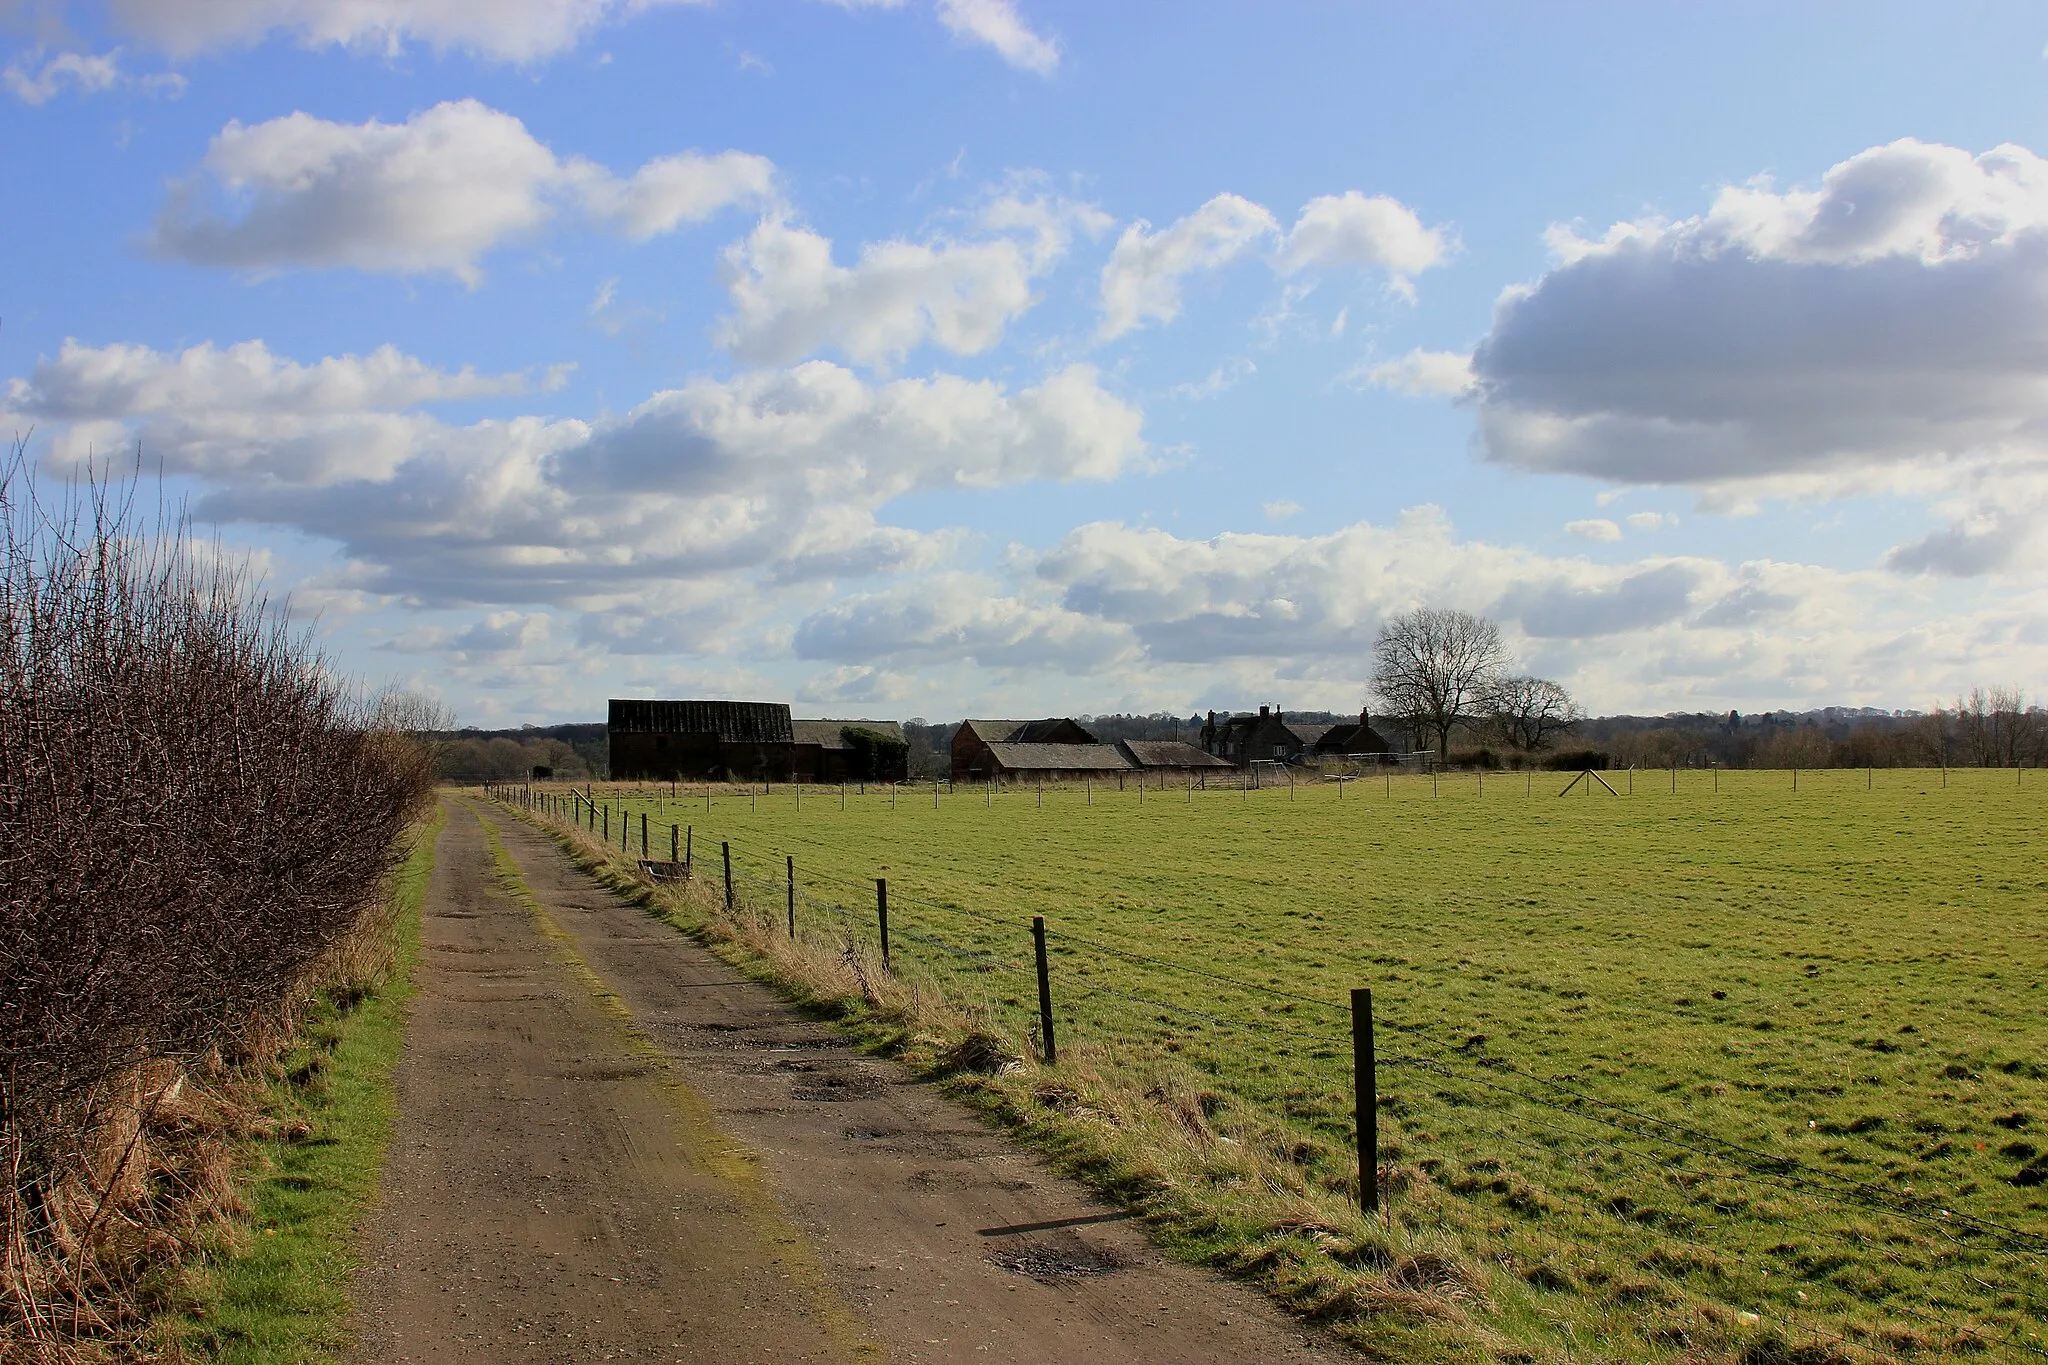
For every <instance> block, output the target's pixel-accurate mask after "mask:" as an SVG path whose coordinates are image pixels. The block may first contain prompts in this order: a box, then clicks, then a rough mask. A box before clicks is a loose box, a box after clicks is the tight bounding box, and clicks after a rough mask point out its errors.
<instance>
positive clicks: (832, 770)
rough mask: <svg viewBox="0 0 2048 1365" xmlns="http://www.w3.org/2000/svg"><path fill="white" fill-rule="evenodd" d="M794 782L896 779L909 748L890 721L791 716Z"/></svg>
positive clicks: (903, 771) (905, 768)
mask: <svg viewBox="0 0 2048 1365" xmlns="http://www.w3.org/2000/svg"><path fill="white" fill-rule="evenodd" d="M790 729H791V731H792V732H793V733H794V735H795V744H796V749H795V758H794V765H793V766H794V769H795V776H796V780H797V781H799V782H901V781H903V780H905V779H906V778H907V777H909V776H910V746H909V745H908V744H906V743H904V740H903V727H902V726H901V725H898V724H897V723H896V722H895V721H893V720H793V721H791V722H790Z"/></svg>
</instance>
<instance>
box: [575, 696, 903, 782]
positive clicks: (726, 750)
mask: <svg viewBox="0 0 2048 1365" xmlns="http://www.w3.org/2000/svg"><path fill="white" fill-rule="evenodd" d="M605 729H606V734H607V737H608V738H609V740H610V741H611V769H612V776H613V777H615V778H617V779H618V780H620V781H622V782H646V781H655V782H676V781H713V782H732V781H739V782H862V781H866V782H901V781H903V780H904V778H905V777H906V776H907V775H908V767H909V748H908V746H907V745H905V744H904V742H903V727H902V726H901V725H898V724H897V723H896V722H895V721H893V720H791V719H790V716H789V708H788V707H787V706H784V705H783V704H782V703H780V702H768V701H621V700H614V701H613V702H612V703H611V717H610V721H609V723H608V724H607V725H606V727H605Z"/></svg>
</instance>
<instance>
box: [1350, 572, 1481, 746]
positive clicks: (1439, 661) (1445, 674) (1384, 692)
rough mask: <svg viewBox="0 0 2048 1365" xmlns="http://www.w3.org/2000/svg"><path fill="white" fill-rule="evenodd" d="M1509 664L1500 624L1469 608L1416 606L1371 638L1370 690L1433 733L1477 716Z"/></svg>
mask: <svg viewBox="0 0 2048 1365" xmlns="http://www.w3.org/2000/svg"><path fill="white" fill-rule="evenodd" d="M1506 665H1507V649H1506V647H1505V646H1503V645H1502V644H1501V641H1500V628H1499V627H1498V626H1496V625H1494V623H1493V622H1491V621H1489V620H1487V619H1486V618H1485V617H1483V616H1474V615H1472V614H1471V613H1470V612H1464V611H1450V610H1443V609H1437V608H1431V607H1419V608H1417V609H1416V610H1414V611H1407V612H1403V613H1401V614H1400V615H1399V616H1394V617H1390V618H1388V620H1387V621H1386V622H1385V623H1384V624H1383V625H1381V626H1380V633H1379V637H1378V639H1376V640H1375V641H1374V642H1373V670H1372V690H1373V693H1374V695H1376V696H1377V697H1378V698H1379V699H1380V702H1381V704H1382V705H1384V706H1385V707H1386V709H1387V710H1388V711H1389V712H1390V713H1391V714H1393V715H1396V716H1400V717H1402V718H1403V719H1404V720H1406V721H1408V722H1409V723H1410V724H1411V725H1413V726H1414V727H1415V728H1416V729H1417V730H1428V731H1432V732H1434V733H1435V735H1436V744H1437V753H1438V755H1439V756H1448V755H1449V753H1450V748H1451V730H1452V727H1454V726H1456V725H1457V724H1459V723H1460V722H1461V721H1466V720H1471V719H1473V718H1475V717H1476V716H1477V715H1478V714H1479V712H1480V710H1481V707H1482V705H1483V704H1484V702H1485V700H1486V698H1487V697H1488V696H1489V695H1491V693H1492V691H1493V686H1494V683H1495V681H1496V680H1497V679H1498V678H1499V677H1500V674H1501V670H1502V669H1503V668H1504V667H1506Z"/></svg>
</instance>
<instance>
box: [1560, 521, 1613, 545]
mask: <svg viewBox="0 0 2048 1365" xmlns="http://www.w3.org/2000/svg"><path fill="white" fill-rule="evenodd" d="M1564 530H1565V534H1566V535H1570V536H1577V537H1578V538H1579V539H1580V540H1620V539H1621V528H1620V527H1619V526H1617V525H1615V524H1614V523H1613V522H1611V521H1609V520H1608V519H1607V518H1605V517H1588V518H1587V519H1585V520H1584V521H1568V522H1566V523H1565V524H1564Z"/></svg>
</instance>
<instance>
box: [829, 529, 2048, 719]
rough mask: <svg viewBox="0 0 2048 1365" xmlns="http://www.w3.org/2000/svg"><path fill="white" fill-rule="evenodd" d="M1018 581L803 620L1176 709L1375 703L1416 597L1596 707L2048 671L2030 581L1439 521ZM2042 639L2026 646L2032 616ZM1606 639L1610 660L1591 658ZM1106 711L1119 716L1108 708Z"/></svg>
mask: <svg viewBox="0 0 2048 1365" xmlns="http://www.w3.org/2000/svg"><path fill="white" fill-rule="evenodd" d="M1013 573H1014V577H1012V578H1011V579H1010V580H1008V581H996V580H992V579H988V578H983V577H979V576H964V575H956V574H940V575H935V576H932V577H929V578H912V579H907V580H905V581H902V582H899V583H897V584H895V585H892V586H891V587H890V588H888V589H887V590H885V591H883V592H879V593H874V594H866V595H863V596H861V597H859V598H856V599H848V600H845V601H841V602H839V603H837V604H836V605H833V606H830V607H826V608H824V609H821V610H819V611H817V612H815V613H814V614H813V615H812V616H811V617H809V618H807V619H806V620H805V621H804V622H803V624H802V625H800V626H799V627H798V630H797V633H796V636H795V639H796V641H797V642H798V644H797V648H798V652H799V654H800V656H801V657H804V658H811V659H816V660H819V661H821V662H829V663H832V664H834V665H836V666H837V668H838V670H839V671H840V672H841V673H842V674H844V675H845V676H846V677H848V678H853V677H856V676H865V674H866V673H899V674H903V673H907V674H912V675H915V676H916V677H918V678H920V679H930V678H933V677H939V678H944V679H946V680H947V685H948V686H960V687H963V688H973V687H977V686H981V684H979V683H977V682H975V681H974V680H975V679H976V678H979V677H980V676H981V675H982V672H983V671H984V670H998V671H999V672H1000V674H1001V676H1002V677H1004V678H1008V679H1011V680H1012V681H1010V682H1007V683H1004V684H1003V688H1002V689H999V690H1003V691H1005V693H1006V694H1017V695H1026V696H1030V695H1039V696H1044V695H1049V694H1054V693H1059V692H1065V693H1066V694H1068V695H1073V694H1074V690H1073V689H1072V688H1071V687H1067V686H1066V685H1065V684H1064V683H1062V682H1061V681H1060V680H1061V679H1063V678H1070V677H1082V678H1087V679H1089V680H1090V682H1089V685H1088V688H1087V689H1086V691H1085V692H1083V693H1082V694H1081V695H1085V696H1091V697H1093V696H1099V695H1100V693H1099V687H1100V685H1101V684H1100V679H1101V678H1102V677H1104V676H1113V677H1114V678H1115V679H1116V683H1115V686H1116V688H1118V689H1121V692H1120V695H1127V696H1140V697H1144V698H1148V699H1150V700H1149V701H1148V702H1147V706H1148V707H1150V706H1158V705H1164V706H1169V707H1173V708H1175V709H1179V708H1180V707H1183V706H1186V705H1187V704H1188V703H1189V700H1190V699H1191V698H1195V697H1199V696H1203V695H1207V696H1210V697H1219V698H1220V700H1219V701H1217V702H1214V703H1211V704H1222V705H1232V704H1242V701H1243V700H1244V699H1246V698H1250V699H1254V700H1261V701H1263V700H1267V699H1268V697H1269V696H1270V695H1271V694H1272V692H1273V691H1274V690H1275V689H1276V688H1284V689H1285V696H1286V697H1287V698H1288V699H1289V700H1290V704H1291V705H1294V706H1300V707H1309V706H1327V707H1334V708H1337V709H1348V708H1350V707H1355V706H1356V705H1357V704H1358V698H1359V695H1360V692H1361V690H1362V688H1363V685H1364V678H1365V673H1366V670H1367V668H1368V656H1369V653H1370V645H1371V641H1372V637H1373V633H1374V631H1375V630H1376V629H1377V627H1378V625H1379V623H1380V621H1381V620H1383V619H1384V618H1385V617H1386V616H1387V615H1389V614H1391V613H1393V612H1398V611H1402V610H1406V609H1408V608H1409V607H1412V606H1415V605H1417V604H1418V603H1428V604H1434V605H1448V606H1456V607H1463V608H1465V609H1468V610H1472V611H1479V612H1484V613H1487V614H1490V615H1493V616H1495V617H1496V618H1497V619H1499V620H1501V621H1502V623H1503V625H1504V627H1505V629H1506V631H1507V633H1508V636H1509V640H1510V642H1511V644H1512V645H1513V647H1514V648H1515V650H1516V652H1517V654H1518V655H1519V656H1520V660H1521V662H1522V664H1523V665H1524V666H1526V667H1529V668H1531V669H1533V670H1535V671H1537V672H1540V673H1542V674H1544V675H1546V676H1557V677H1562V678H1563V679H1565V680H1566V681H1567V683H1568V684H1569V685H1571V686H1572V687H1573V688H1574V690H1575V691H1577V692H1578V693H1579V694H1580V696H1581V697H1582V699H1584V700H1585V701H1586V702H1587V703H1588V704H1589V705H1591V706H1593V707H1595V708H1602V709H1604V708H1613V707H1630V708H1636V709H1640V708H1643V707H1645V706H1647V707H1650V708H1651V709H1652V710H1656V711H1661V710H1665V709H1693V708H1695V707H1697V708H1699V709H1725V708H1726V707H1727V706H1728V705H1731V704H1735V705H1741V706H1743V707H1744V709H1749V707H1750V706H1751V705H1753V704H1757V703H1759V702H1761V703H1767V704H1769V705H1772V706H1777V705H1786V704H1791V705H1797V704H1800V703H1801V702H1802V701H1810V702H1815V703H1818V702H1821V701H1828V702H1835V701H1845V700H1848V701H1865V700H1867V701H1871V702H1884V703H1887V704H1894V705H1896V704H1899V701H1900V700H1901V699H1905V700H1909V701H1910V700H1915V699H1919V698H1924V697H1929V696H1936V695H1941V694H1943V692H1944V691H1945V690H1953V688H1954V686H1955V685H1956V684H1957V682H1958V680H1959V679H1960V678H1961V677H1962V675H1964V674H1970V673H1972V671H1973V670H1974V671H1975V672H1979V673H1981V672H1983V671H1984V670H1986V669H1989V670H1991V671H1992V672H1995V673H2000V674H2001V675H2005V674H2010V675H2012V676H2028V675H2030V674H2031V673H2032V672H2035V671H2038V670H2039V669H2040V668H2041V667H2043V666H2048V632H2043V631H2040V630H2039V629H2038V619H2039V617H2038V615H2036V614H2035V613H2036V612H2037V610H2038V609H2039V608H2040V607H2042V606H2043V605H2044V604H2048V590H2042V589H2038V588H2029V589H2028V590H2026V591H2023V592H2018V593H2010V594H2005V595H2003V596H1996V597H1993V598H1991V599H1988V600H1986V601H1985V602H1984V603H1983V604H1982V605H1981V606H1980V607H1979V608H1978V609H1977V610H1975V611H1971V612H1963V613H1956V612H1953V611H1950V610H1948V609H1946V608H1945V607H1943V606H1942V605H1940V604H1938V602H1937V599H1936V598H1934V597H1933V596H1932V594H1931V591H1930V589H1929V588H1927V587H1923V586H1921V585H1920V584H1919V582H1918V581H1917V580H1910V579H1909V580H1906V581H1905V582H1904V583H1903V584H1902V583H1901V581H1900V580H1899V579H1897V578H1896V577H1893V576H1891V575H1889V574H1886V573H1884V572H1882V571H1878V570H1870V571H1864V572H1857V573H1844V572H1840V571H1837V570H1832V569H1825V568H1819V567H1815V566H1811V565H1800V564H1785V563H1779V562H1775V561H1769V560H1759V561H1751V562H1748V563H1743V564H1729V563H1723V562H1719V561H1715V560H1712V559H1703V558H1686V557H1668V556H1658V557H1648V558H1644V559H1641V560H1638V561H1635V562H1633V563H1624V564H1613V565H1606V564H1594V563H1591V562H1589V561H1588V560H1586V559H1584V558H1580V557H1555V556H1548V555H1543V554H1539V553H1536V552H1534V551H1531V550H1527V549H1523V548H1519V547H1514V546H1503V545H1495V544H1488V543H1485V542H1476V541H1467V540H1462V539H1460V538H1459V537H1457V536H1456V535H1455V534H1454V533H1453V532H1452V529H1451V527H1450V525H1449V523H1448V522H1447V521H1446V520H1445V519H1444V517H1443V516H1442V514H1441V513H1440V512H1438V511H1436V509H1434V508H1427V507H1424V508H1416V509H1412V510H1410V511H1409V512H1407V513H1404V514H1403V515H1402V516H1401V517H1400V519H1399V520H1398V521H1396V522H1395V523H1394V524H1393V525H1391V526H1375V525H1371V524H1363V523H1362V524H1359V525H1354V526H1349V527H1345V528H1343V529H1341V530H1338V531H1335V532H1332V533H1330V534H1328V535H1321V536H1288V535H1272V534H1266V535H1244V534H1233V535H1224V536H1219V537H1216V538H1214V539H1212V540H1202V541H1195V540H1184V539H1181V538H1180V537H1177V536H1174V535H1172V534H1171V533H1169V532H1166V531H1163V530H1158V529H1155V528H1144V527H1132V526H1128V525H1124V524H1121V523H1116V522H1101V523H1095V524H1091V525H1087V526H1082V527H1079V528H1077V529H1076V530H1074V531H1073V532H1071V533H1070V534H1068V535H1067V536H1066V537H1065V538H1064V539H1063V540H1062V541H1061V542H1060V543H1059V544H1058V545H1056V546H1054V547H1053V548H1052V549H1051V550H1049V551H1047V552H1046V553H1044V554H1042V555H1029V554H1020V555H1019V556H1017V557H1015V560H1014V564H1013ZM2030 620H2032V621H2033V622H2035V627H2034V628H2033V629H2032V630H2031V633H2029V630H2028V629H2027V628H2026V626H2025V623H2026V622H2028V621H2030ZM1595 641H1597V642H1599V644H1598V647H1597V648H1588V647H1586V646H1587V645H1588V643H1590V642H1595ZM1098 704H1099V703H1098Z"/></svg>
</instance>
